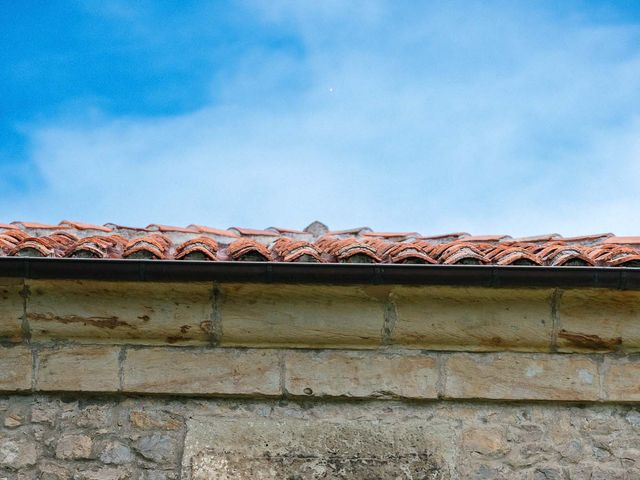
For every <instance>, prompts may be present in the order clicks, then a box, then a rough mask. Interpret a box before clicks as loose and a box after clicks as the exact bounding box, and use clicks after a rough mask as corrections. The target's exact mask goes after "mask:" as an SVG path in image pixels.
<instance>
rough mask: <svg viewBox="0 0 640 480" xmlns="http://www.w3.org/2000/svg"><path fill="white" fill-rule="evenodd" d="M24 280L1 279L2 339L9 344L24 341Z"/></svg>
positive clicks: (0, 327) (0, 323) (0, 310)
mask: <svg viewBox="0 0 640 480" xmlns="http://www.w3.org/2000/svg"><path fill="white" fill-rule="evenodd" d="M22 288H23V282H22V279H17V278H0V339H2V340H4V341H9V342H20V341H21V340H22V317H23V315H24V299H23V298H22V296H21V294H20V292H21V291H22Z"/></svg>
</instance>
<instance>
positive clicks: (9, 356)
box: [0, 346, 32, 392]
mask: <svg viewBox="0 0 640 480" xmlns="http://www.w3.org/2000/svg"><path fill="white" fill-rule="evenodd" d="M31 364H32V360H31V349H29V348H27V347H23V346H16V347H0V392H1V391H8V392H13V391H19V390H29V389H30V388H31Z"/></svg>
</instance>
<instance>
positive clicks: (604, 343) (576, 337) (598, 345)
mask: <svg viewBox="0 0 640 480" xmlns="http://www.w3.org/2000/svg"><path fill="white" fill-rule="evenodd" d="M558 337H560V338H563V339H564V340H566V341H567V342H569V343H570V344H571V345H573V346H575V347H579V348H589V349H592V350H615V349H616V347H617V346H618V345H622V337H614V338H601V337H599V336H598V335H588V334H586V333H577V332H568V331H567V330H560V331H559V332H558Z"/></svg>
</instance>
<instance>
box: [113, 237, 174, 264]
mask: <svg viewBox="0 0 640 480" xmlns="http://www.w3.org/2000/svg"><path fill="white" fill-rule="evenodd" d="M170 245H171V241H170V240H169V239H168V238H167V237H165V236H164V235H159V234H152V235H146V236H144V237H140V238H136V239H134V240H131V241H129V242H128V243H127V245H126V247H125V249H124V253H123V254H122V256H123V257H124V258H146V259H153V258H157V259H160V258H167V257H168V255H167V254H168V252H169V247H170Z"/></svg>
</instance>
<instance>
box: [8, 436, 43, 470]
mask: <svg viewBox="0 0 640 480" xmlns="http://www.w3.org/2000/svg"><path fill="white" fill-rule="evenodd" d="M37 461H38V455H37V447H36V443H35V442H34V441H33V440H30V439H28V438H19V439H18V438H8V437H6V438H5V437H2V436H0V467H4V468H7V469H9V470H18V471H19V470H21V469H23V468H27V467H31V466H33V465H35V464H36V462H37ZM4 468H3V469H2V470H4ZM0 475H2V471H0ZM12 478H13V477H12Z"/></svg>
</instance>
